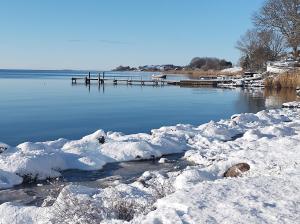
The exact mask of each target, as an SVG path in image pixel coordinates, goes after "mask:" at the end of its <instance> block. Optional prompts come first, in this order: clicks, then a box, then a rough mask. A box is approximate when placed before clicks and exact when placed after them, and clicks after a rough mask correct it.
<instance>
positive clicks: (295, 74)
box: [265, 70, 300, 88]
mask: <svg viewBox="0 0 300 224" xmlns="http://www.w3.org/2000/svg"><path fill="white" fill-rule="evenodd" d="M265 86H267V87H273V88H296V87H298V86H300V70H295V71H289V72H286V73H283V74H280V75H278V76H275V77H269V78H267V79H265Z"/></svg>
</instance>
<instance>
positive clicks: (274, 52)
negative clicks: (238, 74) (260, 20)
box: [236, 29, 285, 70]
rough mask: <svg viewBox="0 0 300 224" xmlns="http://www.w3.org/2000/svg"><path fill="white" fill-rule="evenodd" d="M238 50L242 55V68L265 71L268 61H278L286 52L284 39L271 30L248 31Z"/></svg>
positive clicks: (238, 43)
mask: <svg viewBox="0 0 300 224" xmlns="http://www.w3.org/2000/svg"><path fill="white" fill-rule="evenodd" d="M236 48H237V49H239V50H240V51H241V53H242V57H241V60H240V62H241V66H242V67H243V68H245V69H251V70H261V69H263V68H264V67H265V66H266V62H267V61H274V60H277V59H279V58H280V57H281V56H282V55H283V54H284V52H285V44H284V40H283V37H282V36H281V35H280V34H279V33H276V32H274V31H271V30H268V31H266V30H264V31H258V30H256V29H253V30H248V31H247V32H246V33H245V35H243V36H242V37H241V38H240V40H239V41H238V42H237V45H236Z"/></svg>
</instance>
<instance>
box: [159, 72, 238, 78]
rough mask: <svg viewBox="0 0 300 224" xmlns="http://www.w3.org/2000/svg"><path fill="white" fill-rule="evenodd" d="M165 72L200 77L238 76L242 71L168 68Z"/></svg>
mask: <svg viewBox="0 0 300 224" xmlns="http://www.w3.org/2000/svg"><path fill="white" fill-rule="evenodd" d="M164 73H165V74H178V75H186V76H187V77H189V78H193V79H199V78H201V77H217V76H221V75H226V76H240V75H242V74H243V72H236V73H225V72H221V71H219V70H207V71H204V70H179V71H178V70H170V71H166V72H164Z"/></svg>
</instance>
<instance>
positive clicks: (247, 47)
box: [236, 0, 300, 70]
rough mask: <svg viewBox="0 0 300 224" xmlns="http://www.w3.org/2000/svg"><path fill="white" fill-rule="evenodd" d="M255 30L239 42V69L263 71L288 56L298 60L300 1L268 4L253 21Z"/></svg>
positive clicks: (274, 0) (277, 0)
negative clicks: (240, 67) (268, 63)
mask: <svg viewBox="0 0 300 224" xmlns="http://www.w3.org/2000/svg"><path fill="white" fill-rule="evenodd" d="M252 21H253V25H254V28H253V29H250V30H248V31H247V32H246V33H245V34H244V35H243V36H241V37H240V39H239V40H238V41H237V44H236V48H237V49H238V50H240V52H241V58H240V65H241V66H242V67H243V68H244V69H248V70H262V69H264V68H265V67H266V63H267V62H268V61H276V60H279V59H281V58H282V57H283V56H287V55H288V53H289V52H288V51H289V50H292V52H291V54H292V57H293V58H294V59H295V60H297V59H299V50H298V48H299V45H300V0H266V1H265V2H264V5H263V6H262V7H261V9H260V10H259V11H258V12H256V13H254V15H253V17H252Z"/></svg>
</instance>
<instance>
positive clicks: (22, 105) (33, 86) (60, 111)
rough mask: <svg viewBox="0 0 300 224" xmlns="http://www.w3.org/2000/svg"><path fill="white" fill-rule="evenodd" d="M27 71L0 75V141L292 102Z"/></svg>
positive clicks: (141, 126)
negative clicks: (75, 80) (77, 79)
mask: <svg viewBox="0 0 300 224" xmlns="http://www.w3.org/2000/svg"><path fill="white" fill-rule="evenodd" d="M31 73H32V72H30V73H29V77H31V78H28V77H27V75H26V74H24V75H23V76H24V77H25V76H26V78H22V75H21V74H19V75H18V78H17V77H14V78H12V79H9V78H7V75H6V76H4V77H6V78H1V72H0V141H1V142H5V143H8V144H10V145H17V144H19V143H21V142H24V141H34V142H35V141H47V140H52V139H53V140H54V139H57V138H60V137H64V138H67V139H78V138H81V137H82V136H84V135H87V134H90V133H92V132H94V131H95V130H98V129H103V130H105V131H120V132H123V133H126V134H131V133H140V132H145V133H149V132H150V130H151V129H155V128H159V127H161V126H168V125H175V124H178V123H184V124H187V123H188V124H193V125H200V124H203V123H206V122H209V121H210V120H220V119H227V118H229V117H230V116H231V115H232V114H235V113H244V112H253V113H256V112H257V111H259V110H263V109H265V108H274V107H275V108H276V107H281V104H282V103H283V102H286V101H291V100H295V99H296V93H295V91H294V90H289V89H281V90H267V89H266V90H263V89H220V88H212V87H206V88H203V87H202V88H188V87H179V86H169V85H165V86H152V85H151V86H150V85H149V86H141V85H126V84H125V85H124V84H120V85H113V84H109V83H106V84H104V85H98V84H97V83H93V84H91V85H85V84H84V83H83V84H80V83H79V82H78V83H77V84H76V85H71V80H70V76H65V77H64V76H62V77H61V76H59V78H55V77H56V76H54V77H52V78H49V76H50V75H49V74H47V76H46V77H47V78H45V77H44V76H43V75H42V74H40V75H38V74H35V75H34V76H35V77H36V78H32V77H33V75H32V74H31ZM56 75H57V74H56ZM57 76H58V75H57Z"/></svg>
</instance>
